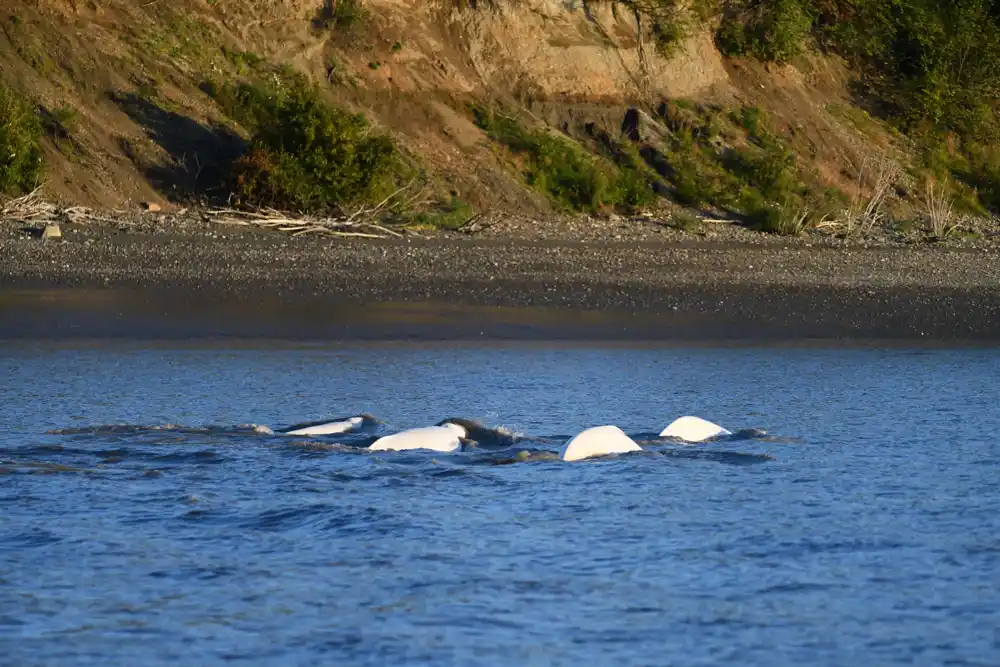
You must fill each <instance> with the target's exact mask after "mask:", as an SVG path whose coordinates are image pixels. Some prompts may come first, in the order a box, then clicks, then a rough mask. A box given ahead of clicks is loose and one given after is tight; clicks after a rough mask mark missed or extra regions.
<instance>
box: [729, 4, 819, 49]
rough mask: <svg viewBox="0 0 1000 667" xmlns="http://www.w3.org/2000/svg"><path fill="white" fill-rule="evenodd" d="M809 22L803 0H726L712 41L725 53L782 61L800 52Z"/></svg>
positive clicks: (811, 21)
mask: <svg viewBox="0 0 1000 667" xmlns="http://www.w3.org/2000/svg"><path fill="white" fill-rule="evenodd" d="M812 24H813V19H812V16H811V15H810V13H809V11H808V4H807V3H805V2H804V1H803V0H768V1H767V2H761V1H760V0H730V1H729V2H728V3H727V8H726V11H725V14H724V17H723V20H722V22H721V24H720V26H719V30H718V32H717V34H716V43H717V44H718V45H719V49H720V50H721V51H722V52H723V53H725V54H726V55H734V56H735V55H741V56H742V55H749V56H753V57H755V58H759V59H761V60H773V61H777V62H785V61H787V60H790V59H791V58H793V57H795V56H796V55H798V54H799V53H800V52H801V51H802V48H803V45H804V43H805V40H806V38H807V37H808V36H809V33H810V31H811V29H812Z"/></svg>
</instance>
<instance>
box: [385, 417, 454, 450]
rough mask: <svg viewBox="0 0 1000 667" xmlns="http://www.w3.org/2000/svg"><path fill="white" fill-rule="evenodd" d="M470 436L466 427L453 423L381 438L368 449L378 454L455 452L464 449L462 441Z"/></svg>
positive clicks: (414, 429) (424, 427) (413, 429)
mask: <svg viewBox="0 0 1000 667" xmlns="http://www.w3.org/2000/svg"><path fill="white" fill-rule="evenodd" d="M467 436H468V431H467V430H466V429H465V427H463V426H460V425H459V424H453V423H451V422H445V423H443V424H439V425H437V426H423V427H421V428H411V429H407V430H405V431H400V432H399V433H393V434H392V435H387V436H385V437H382V438H379V439H378V440H376V441H375V442H373V443H372V446H371V447H369V448H368V449H370V450H372V451H376V452H384V451H395V452H398V451H403V450H409V449H429V450H431V451H435V452H455V451H458V450H460V449H462V439H463V438H466V437H467Z"/></svg>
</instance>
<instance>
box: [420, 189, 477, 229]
mask: <svg viewBox="0 0 1000 667" xmlns="http://www.w3.org/2000/svg"><path fill="white" fill-rule="evenodd" d="M474 214H475V212H474V211H473V210H472V206H471V205H470V204H469V203H468V202H466V201H463V200H462V199H459V198H458V197H452V198H451V199H450V200H449V201H447V202H444V203H442V204H439V205H438V206H435V207H432V208H430V209H429V210H426V211H421V212H420V213H418V214H417V215H416V216H414V218H413V222H414V223H415V224H417V225H421V226H426V227H437V228H439V229H458V228H459V227H461V226H462V225H464V224H465V223H467V222H468V221H469V220H470V219H471V218H472V216H473V215H474Z"/></svg>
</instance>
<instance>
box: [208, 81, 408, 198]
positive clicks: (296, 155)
mask: <svg viewBox="0 0 1000 667" xmlns="http://www.w3.org/2000/svg"><path fill="white" fill-rule="evenodd" d="M207 89H208V92H209V93H210V94H212V95H213V97H215V99H216V100H217V101H218V102H219V104H220V105H221V106H222V107H223V108H224V109H226V111H227V113H229V115H230V116H231V117H233V118H234V119H235V120H237V121H238V122H240V123H241V124H242V125H243V126H244V127H246V128H247V130H248V131H249V132H250V133H251V137H250V142H249V151H248V152H247V154H246V155H244V156H243V157H242V158H240V159H239V160H237V161H236V163H235V164H234V165H233V178H234V189H235V191H236V193H237V194H238V195H239V196H240V197H241V199H242V200H243V201H244V202H246V203H249V204H255V205H268V206H277V207H283V208H294V209H297V210H301V211H323V210H328V209H330V208H332V207H334V206H337V205H340V204H351V203H358V202H361V201H367V200H370V199H372V198H374V197H376V196H377V195H378V193H380V192H383V191H384V189H385V188H387V187H388V185H389V182H390V181H391V180H392V179H393V176H394V174H395V173H396V171H395V170H396V166H397V162H396V155H395V149H394V146H393V143H392V141H391V140H390V139H389V138H388V137H385V136H381V135H378V134H372V133H371V128H370V127H369V124H368V122H367V120H366V119H365V118H364V116H362V115H361V114H352V113H349V112H347V111H345V110H343V109H341V108H339V107H335V106H332V105H329V104H327V103H326V102H324V101H323V100H322V99H321V98H320V95H319V91H318V89H317V88H315V87H314V86H311V85H309V84H307V83H306V82H305V81H304V80H302V79H295V78H292V79H291V80H290V81H286V84H285V86H284V87H281V88H278V87H274V88H271V87H267V86H263V85H259V84H257V85H254V84H246V83H243V84H237V85H227V86H218V85H209V86H208V87H207Z"/></svg>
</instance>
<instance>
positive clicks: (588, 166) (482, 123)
mask: <svg viewBox="0 0 1000 667" xmlns="http://www.w3.org/2000/svg"><path fill="white" fill-rule="evenodd" d="M473 114H474V116H475V120H476V124H477V125H479V127H480V128H482V129H483V130H484V131H485V132H486V133H487V134H488V135H489V136H490V138H492V139H493V140H495V141H498V142H499V143H501V144H503V145H505V146H506V147H507V148H508V149H510V150H511V151H512V152H513V153H514V154H515V155H517V156H518V157H519V158H521V159H522V160H523V161H524V167H523V172H524V177H525V180H526V181H527V183H528V185H530V186H532V187H534V188H535V189H537V190H539V191H540V192H543V193H545V194H546V195H548V197H549V198H550V199H552V201H554V202H555V203H556V204H558V205H559V206H560V207H562V208H564V209H567V210H570V211H591V212H592V211H596V210H598V209H600V208H602V207H605V206H616V205H617V206H624V207H627V208H632V207H638V206H641V205H643V204H646V203H649V202H650V201H652V199H653V198H654V197H655V195H654V193H653V191H652V188H651V187H650V184H649V180H648V179H647V178H645V177H644V175H643V174H642V173H641V172H639V171H637V170H635V169H627V168H626V169H617V168H615V167H614V166H613V165H611V164H609V163H608V162H607V161H605V160H602V159H600V158H597V157H595V156H593V155H591V154H590V153H588V152H587V151H586V150H584V149H583V148H582V147H581V146H579V145H578V144H576V143H574V142H573V141H572V140H570V139H568V138H563V137H559V136H556V135H554V134H552V133H549V132H546V131H543V130H527V129H525V128H524V127H522V126H521V124H520V123H519V122H518V121H517V120H515V119H514V118H511V117H508V116H505V115H502V114H499V113H493V112H491V111H488V110H486V109H483V108H481V107H474V108H473Z"/></svg>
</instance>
